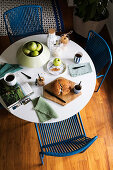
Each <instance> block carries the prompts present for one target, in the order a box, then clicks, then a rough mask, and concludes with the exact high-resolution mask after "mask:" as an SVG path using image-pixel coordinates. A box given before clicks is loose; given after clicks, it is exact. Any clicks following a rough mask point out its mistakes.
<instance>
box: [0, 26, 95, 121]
mask: <svg viewBox="0 0 113 170" xmlns="http://www.w3.org/2000/svg"><path fill="white" fill-rule="evenodd" d="M71 33H72V31H70V32H68V33H65V34H62V35H61V36H57V35H56V32H55V29H53V28H50V29H49V31H48V35H41V34H40V35H37V36H29V37H27V38H23V39H22V40H19V41H17V42H16V43H14V44H12V45H11V46H10V47H9V49H6V51H5V52H4V53H3V54H2V57H1V58H0V102H1V103H2V104H3V106H4V107H5V108H6V109H8V110H9V111H10V112H11V113H12V114H14V115H15V116H17V117H20V118H23V119H25V120H28V121H29V120H30V121H31V122H39V123H40V122H41V123H42V122H44V123H46V122H55V121H61V120H63V119H67V118H69V117H71V116H72V115H73V114H75V113H76V112H78V111H80V110H81V109H82V108H83V107H84V106H85V105H86V104H87V103H88V101H89V100H90V98H91V96H92V94H93V92H94V87H95V83H96V73H95V68H94V65H93V62H92V61H91V59H90V57H89V56H88V54H87V53H86V52H85V50H84V49H83V48H81V47H80V46H79V45H78V44H76V43H75V42H73V41H71V40H70V34H71ZM38 36H39V38H38ZM12 49H14V50H13V51H12ZM9 51H11V53H9ZM8 53H9V54H8ZM12 54H13V55H14V57H13V56H12ZM70 110H71V112H70ZM26 117H27V118H26Z"/></svg>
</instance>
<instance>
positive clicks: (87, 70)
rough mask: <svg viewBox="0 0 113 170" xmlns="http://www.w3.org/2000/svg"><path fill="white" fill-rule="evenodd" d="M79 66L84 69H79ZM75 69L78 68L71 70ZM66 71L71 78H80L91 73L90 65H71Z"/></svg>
mask: <svg viewBox="0 0 113 170" xmlns="http://www.w3.org/2000/svg"><path fill="white" fill-rule="evenodd" d="M81 66H84V67H81ZM75 67H80V68H76V69H73V68H75ZM68 69H69V73H70V75H71V76H72V77H76V76H80V75H83V74H86V73H91V72H92V68H91V66H90V63H81V64H71V65H69V66H68Z"/></svg>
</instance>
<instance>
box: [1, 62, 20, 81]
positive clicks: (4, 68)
mask: <svg viewBox="0 0 113 170" xmlns="http://www.w3.org/2000/svg"><path fill="white" fill-rule="evenodd" d="M20 69H22V67H20V66H19V65H18V64H8V63H5V64H0V78H2V77H3V76H4V75H5V74H6V73H14V72H16V71H18V70H20Z"/></svg>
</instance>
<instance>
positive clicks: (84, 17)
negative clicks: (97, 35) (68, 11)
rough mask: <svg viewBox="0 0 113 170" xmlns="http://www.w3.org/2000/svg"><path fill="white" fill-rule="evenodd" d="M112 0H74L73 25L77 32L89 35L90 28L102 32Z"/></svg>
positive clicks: (84, 35)
mask: <svg viewBox="0 0 113 170" xmlns="http://www.w3.org/2000/svg"><path fill="white" fill-rule="evenodd" d="M109 1H110V2H111V3H112V0H74V5H75V8H74V15H73V25H74V30H75V32H76V33H78V34H80V35H82V36H83V37H87V35H88V32H89V30H94V31H96V32H100V30H101V29H102V27H103V26H104V24H105V23H106V20H107V18H108V16H109V11H108V9H107V7H108V2H109Z"/></svg>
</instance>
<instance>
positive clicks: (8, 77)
mask: <svg viewBox="0 0 113 170" xmlns="http://www.w3.org/2000/svg"><path fill="white" fill-rule="evenodd" d="M4 81H5V82H6V84H7V85H8V86H14V85H15V84H16V83H17V81H16V76H15V75H14V74H13V73H7V74H5V76H4Z"/></svg>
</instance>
